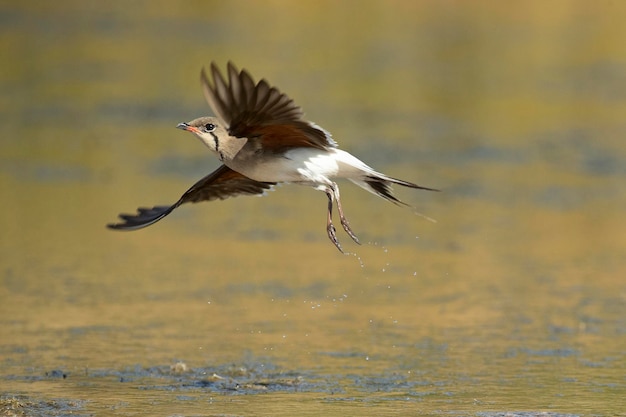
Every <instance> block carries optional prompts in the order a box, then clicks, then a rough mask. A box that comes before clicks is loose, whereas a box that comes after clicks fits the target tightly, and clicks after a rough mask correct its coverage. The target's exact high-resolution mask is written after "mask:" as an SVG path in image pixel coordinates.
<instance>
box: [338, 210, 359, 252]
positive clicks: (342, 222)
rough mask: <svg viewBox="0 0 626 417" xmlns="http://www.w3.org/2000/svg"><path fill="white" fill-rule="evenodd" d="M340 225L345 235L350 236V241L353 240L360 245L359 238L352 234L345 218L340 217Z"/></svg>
mask: <svg viewBox="0 0 626 417" xmlns="http://www.w3.org/2000/svg"><path fill="white" fill-rule="evenodd" d="M341 225H342V226H343V230H345V231H346V233H347V234H348V236H350V237H351V238H352V240H354V241H355V242H356V243H357V244H359V245H360V244H361V242H359V238H358V237H356V235H355V234H354V232H353V231H352V229H350V223H349V222H348V219H346V218H345V217H343V216H341Z"/></svg>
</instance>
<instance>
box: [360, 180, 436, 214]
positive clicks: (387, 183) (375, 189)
mask: <svg viewBox="0 0 626 417" xmlns="http://www.w3.org/2000/svg"><path fill="white" fill-rule="evenodd" d="M351 181H352V182H353V183H355V184H356V185H358V186H359V187H361V188H363V189H364V190H367V191H369V192H370V193H372V194H375V195H377V196H379V197H382V198H384V199H385V200H388V201H391V202H392V203H394V204H397V205H399V206H408V204H407V203H405V202H404V201H401V200H400V199H398V198H397V197H396V196H395V195H393V190H392V184H399V185H402V186H404V187H408V188H415V189H418V190H427V191H439V190H437V189H435V188H429V187H423V186H421V185H417V184H413V183H412V182H408V181H404V180H399V179H397V178H392V177H388V176H386V175H383V174H380V173H378V172H373V173H370V174H368V175H365V176H364V177H363V178H361V179H359V180H355V179H351Z"/></svg>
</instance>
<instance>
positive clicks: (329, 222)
mask: <svg viewBox="0 0 626 417" xmlns="http://www.w3.org/2000/svg"><path fill="white" fill-rule="evenodd" d="M324 191H325V192H326V195H327V196H328V218H327V219H326V231H327V232H328V238H329V239H330V241H331V242H333V244H334V245H335V246H336V247H337V249H339V252H341V253H345V252H344V251H343V249H342V248H341V245H340V244H339V241H338V240H337V231H336V229H335V225H333V189H332V188H330V187H329V188H326V189H325V190H324Z"/></svg>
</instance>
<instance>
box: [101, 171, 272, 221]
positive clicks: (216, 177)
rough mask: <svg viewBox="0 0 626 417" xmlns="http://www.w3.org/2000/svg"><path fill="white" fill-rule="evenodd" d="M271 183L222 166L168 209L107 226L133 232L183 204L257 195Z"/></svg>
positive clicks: (147, 211) (131, 216)
mask: <svg viewBox="0 0 626 417" xmlns="http://www.w3.org/2000/svg"><path fill="white" fill-rule="evenodd" d="M273 185H275V183H273V182H259V181H254V180H252V179H250V178H248V177H246V176H244V175H242V174H240V173H238V172H236V171H233V170H232V169H230V168H228V167H227V166H226V165H222V166H221V167H219V168H218V169H216V170H215V171H213V172H212V173H210V174H209V175H207V176H206V177H204V178H202V179H201V180H200V181H198V182H196V183H195V184H194V185H193V186H192V187H191V188H190V189H189V190H187V191H186V192H185V193H184V194H183V195H182V196H181V197H180V199H179V200H178V201H177V202H176V203H174V204H172V205H171V206H155V207H152V208H145V207H140V208H138V209H137V214H120V215H119V218H120V219H122V220H123V222H121V223H116V224H109V225H107V227H109V228H110V229H119V230H136V229H141V228H143V227H146V226H150V225H151V224H153V223H156V222H158V221H159V220H161V219H162V218H163V217H165V216H167V215H168V214H170V213H171V212H172V211H173V210H174V209H175V208H176V207H178V206H180V205H181V204H184V203H199V202H201V201H211V200H217V199H219V200H224V199H226V198H229V197H236V196H238V195H242V194H246V195H259V194H263V193H264V192H265V191H267V190H269V189H271V188H272V186H273Z"/></svg>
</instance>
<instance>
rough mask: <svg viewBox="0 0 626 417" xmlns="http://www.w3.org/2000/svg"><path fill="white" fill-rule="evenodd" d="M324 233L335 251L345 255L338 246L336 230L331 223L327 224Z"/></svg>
mask: <svg viewBox="0 0 626 417" xmlns="http://www.w3.org/2000/svg"><path fill="white" fill-rule="evenodd" d="M326 231H327V232H328V238H329V239H330V241H331V242H333V244H334V245H335V246H336V247H337V249H339V252H341V253H345V252H344V251H343V249H342V248H341V245H340V244H339V240H337V230H336V229H335V226H334V225H333V224H332V223H329V224H328V226H327V227H326Z"/></svg>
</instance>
